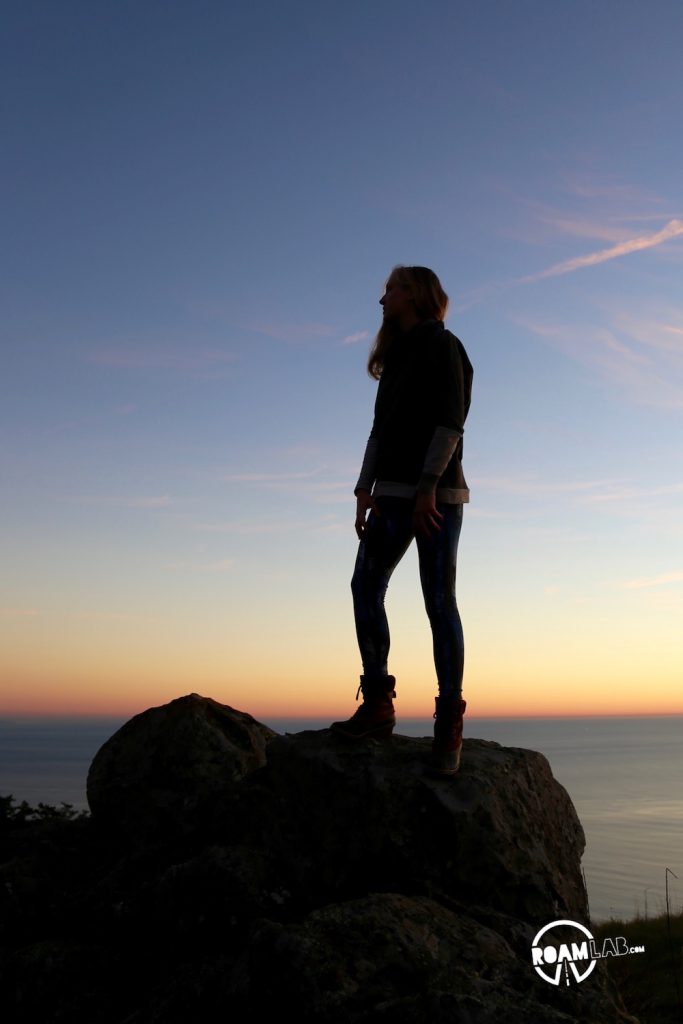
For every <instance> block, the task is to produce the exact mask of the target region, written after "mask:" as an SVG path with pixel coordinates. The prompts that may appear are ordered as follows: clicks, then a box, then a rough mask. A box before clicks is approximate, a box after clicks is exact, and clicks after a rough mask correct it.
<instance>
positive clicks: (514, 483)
mask: <svg viewBox="0 0 683 1024" xmlns="http://www.w3.org/2000/svg"><path fill="white" fill-rule="evenodd" d="M619 482H621V481H619V480H614V479H610V478H608V479H601V480H539V479H538V478H537V477H516V476H515V477H473V478H472V480H471V486H472V487H476V488H482V489H483V490H492V491H500V492H502V493H505V494H517V495H524V496H525V497H540V496H543V495H554V494H573V495H585V494H586V492H589V491H594V490H595V489H596V488H605V487H613V486H614V485H615V483H619Z"/></svg>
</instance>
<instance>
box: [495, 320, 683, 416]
mask: <svg viewBox="0 0 683 1024" xmlns="http://www.w3.org/2000/svg"><path fill="white" fill-rule="evenodd" d="M511 319H512V321H513V322H514V323H516V324H518V325H519V326H520V327H523V328H524V329H525V330H528V331H530V332H532V333H533V334H535V335H537V336H538V337H540V338H542V339H543V341H544V342H545V343H546V344H547V345H549V346H550V347H551V348H554V349H555V350H557V351H559V352H562V353H563V354H564V355H565V356H567V357H568V358H570V359H572V360H574V361H575V362H578V363H580V364H582V365H584V366H587V367H588V368H589V369H590V370H591V371H593V372H596V373H598V374H599V375H600V376H601V377H603V378H604V379H605V380H606V381H607V382H608V384H609V385H610V386H611V387H614V388H617V389H618V390H619V391H621V392H622V393H623V394H625V395H626V396H627V398H628V399H629V400H630V401H631V402H633V403H634V404H637V405H645V406H651V407H654V408H659V409H681V408H683V359H682V358H681V352H680V351H679V349H680V345H679V340H678V339H679V335H678V334H677V332H673V333H671V332H659V334H657V333H655V332H653V331H650V332H649V334H648V332H647V331H646V330H645V329H642V328H643V325H642V324H641V325H640V326H641V329H638V328H637V327H636V326H634V325H635V321H629V320H627V319H626V316H625V315H624V316H621V317H615V319H616V321H617V324H618V325H619V326H620V327H621V328H622V330H621V333H622V335H625V334H629V335H630V339H629V338H626V339H624V338H620V337H618V336H617V333H616V328H615V329H611V328H610V327H602V326H601V327H596V326H595V325H590V324H589V325H586V324H581V323H578V324H572V325H569V324H551V323H542V322H539V321H537V320H535V319H533V318H526V317H521V316H514V317H511ZM629 341H630V343H629ZM672 341H673V343H672ZM634 343H635V344H634ZM665 349H666V350H667V351H665Z"/></svg>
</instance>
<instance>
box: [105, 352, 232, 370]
mask: <svg viewBox="0 0 683 1024" xmlns="http://www.w3.org/2000/svg"><path fill="white" fill-rule="evenodd" d="M235 358H236V357H235V354H234V353H233V352H227V351H225V350H223V349H208V348H196V349H195V348H190V347H187V348H163V347H162V348H160V347H158V346H140V347H116V348H111V347H109V348H102V349H98V350H97V351H95V352H91V353H89V355H88V356H87V359H88V362H89V363H94V364H95V365H97V366H110V367H114V368H117V369H123V370H182V371H184V372H196V373H197V372H201V373H205V372H208V371H214V372H215V371H216V370H219V369H222V370H223V371H225V370H226V368H227V367H229V366H230V365H231V364H232V363H233V362H234V361H235Z"/></svg>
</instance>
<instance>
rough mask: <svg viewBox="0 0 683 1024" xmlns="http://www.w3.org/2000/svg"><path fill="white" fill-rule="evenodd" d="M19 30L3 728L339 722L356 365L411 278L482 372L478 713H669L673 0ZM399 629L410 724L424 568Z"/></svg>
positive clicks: (473, 577) (399, 667)
mask: <svg viewBox="0 0 683 1024" xmlns="http://www.w3.org/2000/svg"><path fill="white" fill-rule="evenodd" d="M3 22H4V25H3V32H2V38H1V39H0V46H1V47H2V53H1V55H0V56H1V63H2V68H3V71H2V75H3V89H2V92H3V96H4V97H5V105H4V112H3V115H2V116H3V132H2V134H3V140H4V145H3V160H2V174H3V179H4V184H5V187H4V189H3V197H4V198H3V201H2V202H3V223H4V238H5V246H4V252H3V257H2V259H3V268H2V275H1V278H0V295H1V297H2V306H3V311H4V313H3V317H2V323H1V325H0V330H1V332H2V333H1V335H0V343H1V344H2V352H3V365H4V373H3V375H2V385H1V386H2V401H1V404H0V424H1V428H2V436H3V440H4V444H3V446H2V456H1V466H0V469H1V472H2V481H3V483H2V490H3V502H2V504H3V530H2V533H3V543H4V548H5V550H4V554H3V565H4V566H5V570H4V572H3V581H2V594H0V629H2V631H3V633H4V634H5V635H4V642H3V645H2V647H3V651H4V652H5V653H4V660H5V664H4V666H2V667H1V671H2V681H3V689H4V692H5V695H6V696H5V703H6V708H7V709H9V710H12V709H20V710H23V709H32V708H36V709H39V710H59V709H64V710H69V709H73V708H79V709H83V710H97V709H102V710H110V709H114V710H119V708H120V707H124V706H125V708H126V709H129V708H135V709H137V708H138V707H139V706H146V705H147V704H149V703H153V702H160V701H161V700H166V699H171V698H172V697H175V696H178V695H179V694H180V693H182V692H188V691H189V690H190V689H195V690H198V691H199V692H206V693H207V694H209V695H211V696H214V697H216V699H223V700H225V702H226V703H233V704H234V705H235V706H238V707H243V708H244V709H245V710H250V711H253V712H254V713H256V712H258V711H262V710H263V709H267V708H271V707H273V706H275V705H277V708H278V710H280V711H281V712H282V713H287V712H289V711H291V712H292V713H294V712H299V711H300V710H301V708H302V707H306V708H307V709H310V711H311V713H317V712H319V711H320V710H323V711H324V710H326V709H327V708H328V707H330V708H332V707H337V706H338V704H340V703H341V702H343V701H345V700H346V699H347V695H348V693H349V692H350V691H352V690H353V689H354V686H355V683H354V680H355V679H356V677H357V674H358V672H359V671H360V666H359V663H358V655H357V651H356V648H355V637H354V633H353V621H352V615H351V604H350V594H349V590H348V582H349V579H350V576H351V571H352V567H353V560H354V557H355V549H356V544H357V541H356V537H355V533H354V531H353V518H354V509H355V503H354V499H353V495H352V489H353V485H354V483H355V480H356V476H357V471H358V468H359V465H360V461H361V457H362V453H363V448H364V444H365V440H366V437H367V434H368V431H369V428H370V423H371V419H372V404H373V401H374V394H375V387H376V385H375V384H373V382H371V381H370V379H369V378H368V377H367V375H366V374H365V369H364V367H365V360H366V356H367V350H368V346H369V344H370V341H371V338H372V336H373V334H374V332H375V331H376V329H377V327H378V326H379V315H378V313H379V306H378V299H379V297H380V295H381V292H382V288H383V283H384V280H385V278H386V277H387V276H388V274H389V272H390V270H391V268H392V266H394V265H395V264H396V263H407V264H423V265H427V266H430V267H432V268H433V269H434V270H435V271H436V272H437V273H438V274H439V276H440V278H441V280H442V282H443V284H444V287H445V288H446V290H447V292H448V293H449V295H450V296H451V311H450V314H449V317H448V320H447V326H449V327H450V329H451V330H452V331H453V332H454V333H455V334H457V335H458V336H459V337H460V338H461V339H462V341H463V343H464V344H465V346H466V348H467V350H468V352H469V354H470V358H471V360H472V362H473V364H474V367H475V381H474V395H473V403H472V409H471V412H470V416H469V419H468V422H467V429H466V437H465V471H466V475H467V478H468V482H469V484H470V488H471V492H472V500H471V503H470V505H469V506H468V507H467V508H466V514H465V526H464V528H463V533H462V539H461V548H460V563H459V581H458V596H459V602H460V605H461V609H462V615H463V620H464V624H465V633H466V645H467V664H466V680H465V689H466V696H468V699H469V700H470V701H473V707H474V708H477V709H478V710H479V711H480V712H482V713H487V712H488V713H491V714H494V713H495V714H500V713H515V712H518V713H523V712H525V711H529V710H534V709H541V710H542V709H545V710H547V711H549V712H558V713H559V712H564V713H581V712H583V711H586V712H587V713H588V712H590V711H597V710H609V709H614V710H615V711H619V710H621V711H634V712H637V711H642V710H652V711H674V710H677V711H683V705H681V699H680V696H679V679H680V658H679V654H678V647H679V643H678V635H679V632H680V619H681V612H683V555H682V554H681V540H682V533H683V527H682V525H681V524H682V523H683V519H682V517H681V504H682V496H683V466H682V465H681V455H680V449H681V445H680V437H681V413H682V411H683V300H682V298H681V286H680V280H681V270H682V269H683V196H682V194H681V175H680V167H681V165H682V163H683V160H682V157H683V153H682V152H681V150H682V148H683V144H682V143H681V131H680V120H681V118H680V97H681V95H682V94H683V69H682V65H681V61H680V40H681V36H682V31H683V8H682V7H681V6H680V4H678V3H674V2H657V3H654V4H648V5H646V4H644V3H634V2H630V0H621V2H618V3H617V2H610V0H605V2H601V3H597V4H596V3H593V2H591V3H588V2H582V0H578V2H573V3H571V4H548V3H541V2H521V3H503V2H482V3H479V4H466V3H459V2H450V3H444V2H427V3H426V4H425V5H423V7H422V8H420V9H419V10H418V9H416V8H415V6H414V4H408V3H403V2H400V0H399V2H392V3H388V2H384V0H377V2H375V3H354V2H352V3H347V4H345V5H338V4H328V3H324V2H323V3H321V2H317V3H307V2H300V0H293V2H291V3H287V4H279V3H274V2H267V3H258V2H257V3H250V4H246V3H245V4H228V3H217V2H199V3H192V4H190V3H189V2H188V3H176V2H164V3H156V2H143V3H128V2H121V3H116V4H104V3H76V2H64V3H60V4H56V3H47V2H46V3H36V2H31V0H28V2H24V3H22V4H16V5H4V8H3ZM388 608H389V613H390V622H391V623H392V629H393V633H392V636H393V648H392V650H393V653H394V657H395V664H394V671H395V674H396V675H397V678H405V679H406V687H407V689H406V691H404V692H406V693H407V705H408V704H410V705H411V707H412V708H413V709H419V708H421V707H422V705H423V704H424V703H425V701H427V700H428V699H429V700H430V699H431V696H432V694H433V667H432V664H431V652H430V638H429V633H428V627H427V624H426V620H425V617H424V611H423V608H422V600H421V596H420V592H419V584H418V580H417V563H416V558H415V555H414V552H409V554H408V555H407V556H406V559H405V562H404V564H402V565H401V567H400V569H399V570H398V571H397V574H396V577H395V579H394V581H393V582H392V588H391V591H390V596H389V598H388ZM321 678H322V679H323V680H324V685H323V687H321ZM425 706H426V705H425ZM427 710H428V709H427Z"/></svg>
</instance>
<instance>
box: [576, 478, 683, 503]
mask: <svg viewBox="0 0 683 1024" xmlns="http://www.w3.org/2000/svg"><path fill="white" fill-rule="evenodd" d="M672 494H683V483H678V484H663V485H661V486H660V487H652V486H648V487H647V488H644V487H642V486H640V487H637V486H633V487H619V488H615V489H614V490H611V491H608V492H606V493H605V494H592V495H587V496H586V497H584V498H583V499H582V500H583V503H584V504H597V503H601V502H610V501H630V500H633V499H634V498H647V499H648V500H649V499H651V498H664V497H667V496H669V495H672Z"/></svg>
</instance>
